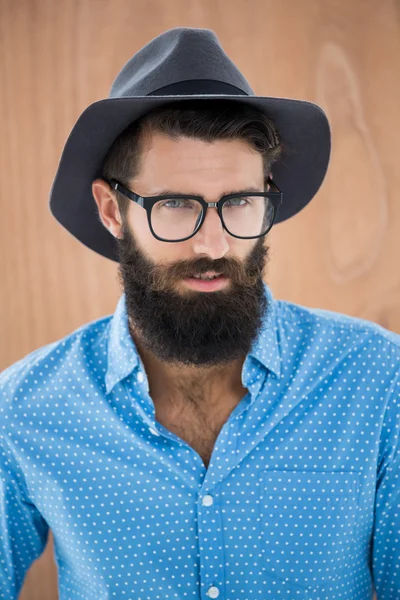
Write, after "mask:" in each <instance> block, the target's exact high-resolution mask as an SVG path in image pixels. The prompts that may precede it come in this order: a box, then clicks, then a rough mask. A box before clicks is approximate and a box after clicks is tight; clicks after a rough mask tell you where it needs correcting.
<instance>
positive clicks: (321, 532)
mask: <svg viewBox="0 0 400 600" xmlns="http://www.w3.org/2000/svg"><path fill="white" fill-rule="evenodd" d="M263 475H264V477H263V486H262V492H261V499H260V510H261V525H262V526H261V540H260V541H261V553H262V554H263V555H264V556H263V561H262V563H263V566H264V567H265V570H266V571H267V572H269V574H270V575H271V574H274V575H275V576H276V577H277V578H279V579H281V580H286V581H288V582H290V581H291V582H293V583H296V584H297V585H299V586H301V587H304V588H305V589H307V588H308V589H313V588H315V587H317V586H318V585H322V584H324V583H326V582H328V581H331V580H333V579H335V578H337V577H339V576H340V574H341V572H342V573H343V569H344V568H345V567H346V565H348V564H349V558H350V555H351V547H352V544H353V542H354V529H355V524H356V516H357V507H358V477H359V475H358V473H349V472H343V471H340V472H322V473H321V472H319V473H318V472H315V471H312V472H306V471H264V474H263Z"/></svg>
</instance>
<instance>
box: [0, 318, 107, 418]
mask: <svg viewBox="0 0 400 600" xmlns="http://www.w3.org/2000/svg"><path fill="white" fill-rule="evenodd" d="M111 317H112V315H108V316H106V317H103V318H100V319H97V320H95V321H91V322H90V323H86V324H85V325H82V326H81V327H79V328H78V329H76V330H74V331H73V332H71V333H70V334H68V335H67V336H65V337H63V338H61V339H59V340H57V341H55V342H52V343H50V344H46V345H44V346H41V347H40V348H37V349H36V350H33V351H32V352H30V353H29V354H27V355H26V356H24V357H23V358H21V359H20V360H18V361H17V362H15V363H13V364H12V365H10V366H9V367H7V368H6V369H5V370H4V371H3V372H2V373H0V428H1V425H2V415H3V417H4V414H5V413H6V412H7V410H13V409H15V408H16V407H17V405H20V406H19V407H20V408H23V405H24V404H26V403H27V402H29V400H30V399H31V398H32V397H33V398H35V395H37V394H42V395H43V394H45V395H47V397H49V396H50V394H51V392H52V390H53V389H54V388H56V386H57V385H65V381H66V380H68V377H69V376H70V375H74V372H75V373H77V372H78V371H79V370H80V371H82V372H84V371H85V369H87V368H90V365H91V364H93V363H95V362H96V360H101V359H102V357H103V356H105V354H106V352H107V340H108V330H109V323H110V320H111ZM63 380H64V383H63Z"/></svg>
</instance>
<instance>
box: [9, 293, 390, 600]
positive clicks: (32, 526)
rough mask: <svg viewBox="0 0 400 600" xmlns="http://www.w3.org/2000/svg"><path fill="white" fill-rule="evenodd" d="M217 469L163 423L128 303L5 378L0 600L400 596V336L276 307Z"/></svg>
mask: <svg viewBox="0 0 400 600" xmlns="http://www.w3.org/2000/svg"><path fill="white" fill-rule="evenodd" d="M265 292H266V294H267V296H268V300H269V307H270V308H269V310H268V312H267V313H266V315H265V319H264V321H263V326H262V329H261V331H260V335H259V337H258V339H257V341H256V343H255V344H254V345H253V348H252V350H251V352H250V353H249V354H248V356H247V357H246V360H245V363H244V365H243V370H242V383H243V385H244V387H246V388H247V389H248V390H249V393H248V395H247V396H246V397H245V398H243V399H242V401H241V402H240V403H239V404H238V405H237V406H236V407H235V409H234V410H233V411H232V413H231V414H230V416H229V418H228V420H227V421H226V423H225V424H224V426H223V428H222V430H221V431H220V433H219V435H218V438H217V440H216V443H215V446H214V449H213V453H212V456H211V460H210V463H209V466H208V468H206V467H205V465H204V463H203V462H202V459H201V457H200V456H199V455H198V454H197V453H196V451H195V450H194V449H193V448H191V447H190V446H189V445H188V444H187V443H186V442H185V441H183V440H182V439H181V438H179V437H178V436H177V435H175V434H173V433H172V432H170V431H169V430H168V429H166V428H165V427H163V426H162V425H161V424H160V423H158V422H157V421H156V420H155V409H154V404H153V401H152V399H151V397H150V395H149V385H148V379H147V375H146V372H145V369H144V366H143V363H142V361H141V359H140V356H139V355H138V353H137V351H136V347H135V345H134V343H133V340H132V339H131V337H130V335H129V329H128V322H127V314H126V302H125V296H124V295H122V296H121V298H120V300H119V302H118V305H117V307H116V311H115V313H114V315H109V316H106V317H104V318H102V319H99V320H96V321H93V322H91V323H88V324H86V325H84V326H82V327H81V328H79V329H77V330H76V331H74V332H73V333H71V334H70V335H68V336H66V337H65V338H63V339H61V340H58V341H56V342H54V343H52V344H48V345H46V346H43V347H42V348H39V349H37V350H35V351H34V352H32V353H31V354H29V355H28V356H26V357H24V358H23V359H21V360H20V361H18V362H16V363H14V364H13V365H11V366H10V367H9V368H7V369H6V370H5V371H3V373H2V374H1V376H0V471H1V485H0V527H1V535H0V598H3V599H6V600H11V599H13V598H17V596H18V592H19V590H20V588H21V586H22V583H23V580H24V577H25V574H26V571H27V569H28V568H29V566H30V565H31V564H32V562H33V561H34V560H35V559H36V558H37V557H38V556H39V555H40V554H41V552H42V551H43V548H44V546H45V544H46V540H47V536H48V531H49V528H51V530H52V532H53V535H54V544H55V559H56V562H57V568H58V583H59V597H60V600H106V599H111V598H115V599H121V600H124V599H131V600H149V599H151V600H172V599H174V600H178V599H179V600H189V599H193V600H199V599H200V598H201V599H202V600H207V599H208V598H219V600H222V599H223V600H256V599H259V600H265V599H271V600H272V599H273V600H279V599H283V598H284V599H286V600H293V599H294V600H366V599H367V598H368V599H371V598H372V593H373V590H374V588H375V589H376V591H377V596H378V599H379V600H399V598H400V453H399V432H400V411H399V404H400V336H399V335H397V334H395V333H393V332H390V331H388V330H386V329H384V328H382V327H380V326H378V325H376V324H374V323H371V322H368V321H364V320H361V319H356V318H353V317H349V316H345V315H342V314H339V313H334V312H330V311H326V310H319V309H312V308H307V307H303V306H300V305H297V304H293V303H290V302H287V301H283V300H275V299H274V298H273V296H272V293H271V290H270V289H269V288H268V286H266V285H265Z"/></svg>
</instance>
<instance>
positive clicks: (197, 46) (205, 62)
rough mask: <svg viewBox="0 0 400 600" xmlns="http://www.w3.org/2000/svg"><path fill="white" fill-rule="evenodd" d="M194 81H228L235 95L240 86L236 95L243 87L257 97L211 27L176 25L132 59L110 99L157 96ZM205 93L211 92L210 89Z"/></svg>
mask: <svg viewBox="0 0 400 600" xmlns="http://www.w3.org/2000/svg"><path fill="white" fill-rule="evenodd" d="M193 80H205V84H207V80H208V81H215V82H222V83H226V84H228V85H231V86H233V88H232V92H231V93H232V94H235V90H234V88H237V90H236V94H237V93H238V91H239V90H240V92H241V93H243V94H245V95H248V96H254V92H253V90H252V89H251V87H250V85H249V83H248V81H247V80H246V78H245V77H244V76H243V75H242V73H241V72H240V71H239V69H238V68H237V67H236V65H235V64H234V63H233V62H232V60H231V59H230V58H229V56H228V55H227V54H226V53H225V51H224V50H223V48H222V46H221V44H220V42H219V40H218V38H217V36H216V34H215V33H214V32H213V31H211V29H197V28H188V27H176V28H174V29H170V30H168V31H166V32H164V33H162V34H161V35H159V36H157V37H156V38H154V39H153V40H151V41H150V42H149V43H148V44H146V45H145V46H144V47H143V48H141V49H140V50H139V51H138V52H136V54H134V55H133V56H132V58H130V59H129V60H128V62H127V63H126V64H125V65H124V66H123V68H122V69H121V71H120V72H119V73H118V75H117V77H116V78H115V80H114V83H113V84H112V87H111V91H110V95H109V98H123V97H129V96H149V95H157V91H158V90H160V94H159V95H162V94H163V92H162V91H161V90H162V88H165V87H167V86H170V85H173V84H178V83H181V82H185V81H193ZM179 93H180V94H181V93H184V92H179ZM197 93H201V91H200V92H197ZM204 93H205V94H207V93H208V90H207V89H206V88H205V90H204Z"/></svg>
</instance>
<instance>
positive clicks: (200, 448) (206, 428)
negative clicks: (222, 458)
mask: <svg viewBox="0 0 400 600" xmlns="http://www.w3.org/2000/svg"><path fill="white" fill-rule="evenodd" d="M228 416H229V415H227V416H226V417H225V418H224V419H222V418H217V417H214V418H213V417H212V416H207V417H204V416H201V417H200V416H199V415H193V414H192V415H191V416H190V415H188V414H184V415H181V418H180V419H179V421H178V420H175V419H168V418H157V421H158V422H159V423H161V425H163V426H164V427H165V428H166V429H168V431H171V432H172V433H174V434H175V435H176V436H178V437H179V438H181V440H183V441H184V442H186V443H187V444H189V446H191V447H192V448H193V449H194V450H195V451H196V452H197V454H198V455H199V456H200V457H201V459H202V461H203V463H204V464H205V466H206V467H208V465H209V462H210V458H211V454H212V451H213V448H214V446H215V442H216V440H217V437H218V435H219V432H220V431H221V429H222V427H223V425H224V423H225V421H226V420H227V418H228Z"/></svg>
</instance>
